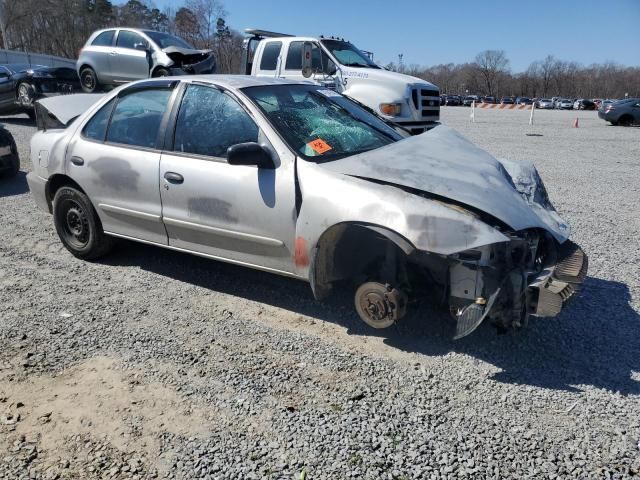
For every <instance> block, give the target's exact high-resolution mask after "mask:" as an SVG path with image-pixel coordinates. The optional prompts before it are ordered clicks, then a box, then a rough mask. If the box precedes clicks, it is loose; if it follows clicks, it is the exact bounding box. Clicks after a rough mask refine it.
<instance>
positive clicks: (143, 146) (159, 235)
mask: <svg viewBox="0 0 640 480" xmlns="http://www.w3.org/2000/svg"><path fill="white" fill-rule="evenodd" d="M171 92H172V90H170V89H169V88H153V89H145V90H134V91H132V92H131V93H127V92H124V95H122V96H119V97H116V98H115V99H113V100H111V101H110V102H109V103H107V104H106V105H105V106H103V107H102V108H101V109H100V110H98V112H97V113H96V114H94V115H93V117H91V119H90V120H89V121H88V122H87V123H86V124H85V125H84V126H83V128H82V129H80V131H78V132H77V133H76V135H75V137H74V139H73V141H72V142H71V144H70V145H69V148H68V150H67V172H68V173H69V176H70V177H71V178H73V179H74V180H75V181H76V182H78V184H79V185H80V186H81V187H82V189H83V190H84V191H85V192H86V193H87V195H88V196H89V198H90V199H91V201H92V203H93V206H94V207H95V209H96V211H97V212H98V215H99V216H100V220H101V221H102V226H103V228H104V230H105V231H106V232H109V233H114V234H118V235H123V236H126V237H132V238H136V239H140V240H146V241H149V242H155V243H160V244H164V245H166V244H167V234H166V231H165V229H164V225H163V224H162V220H161V213H162V212H161V206H160V191H159V182H158V169H159V168H160V149H158V148H157V138H158V133H159V129H160V124H161V121H162V118H163V116H164V114H165V110H166V106H167V104H168V101H169V97H170V95H171ZM112 111H113V113H112ZM109 119H111V120H109Z"/></svg>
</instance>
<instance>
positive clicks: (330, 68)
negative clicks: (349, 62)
mask: <svg viewBox="0 0 640 480" xmlns="http://www.w3.org/2000/svg"><path fill="white" fill-rule="evenodd" d="M337 71H338V68H337V67H336V64H335V63H333V60H331V59H330V58H327V64H326V65H325V66H324V73H325V74H326V75H329V76H330V77H332V76H334V75H335V74H336V72H337Z"/></svg>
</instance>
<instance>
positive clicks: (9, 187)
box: [0, 172, 29, 198]
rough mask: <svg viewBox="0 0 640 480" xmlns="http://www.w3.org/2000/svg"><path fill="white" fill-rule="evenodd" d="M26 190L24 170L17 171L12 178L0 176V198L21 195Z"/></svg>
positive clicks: (27, 188) (27, 189)
mask: <svg viewBox="0 0 640 480" xmlns="http://www.w3.org/2000/svg"><path fill="white" fill-rule="evenodd" d="M28 191H29V185H27V173H26V172H18V174H17V175H16V176H15V177H13V178H7V177H3V176H0V198H3V197H11V196H13V195H22V194H23V193H27V192H28Z"/></svg>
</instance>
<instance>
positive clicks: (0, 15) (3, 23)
mask: <svg viewBox="0 0 640 480" xmlns="http://www.w3.org/2000/svg"><path fill="white" fill-rule="evenodd" d="M6 6H7V5H6V0H0V31H1V32H2V43H3V44H4V48H5V49H6V50H10V49H11V44H10V42H9V39H8V38H7V10H6Z"/></svg>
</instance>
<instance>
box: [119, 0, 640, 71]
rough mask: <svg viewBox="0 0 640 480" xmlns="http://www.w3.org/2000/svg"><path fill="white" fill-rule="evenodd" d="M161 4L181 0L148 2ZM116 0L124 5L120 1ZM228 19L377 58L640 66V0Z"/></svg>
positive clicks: (391, 6) (291, 12)
mask: <svg viewBox="0 0 640 480" xmlns="http://www.w3.org/2000/svg"><path fill="white" fill-rule="evenodd" d="M152 1H153V3H155V4H156V5H157V6H159V7H164V6H167V5H171V6H173V7H176V6H179V5H181V4H182V3H183V2H181V1H179V0H152ZM117 3H124V0H121V1H119V2H117ZM224 4H225V7H226V10H227V11H228V13H229V15H228V17H227V24H228V25H230V26H231V27H233V28H235V29H236V30H243V29H244V28H247V27H253V28H262V29H265V30H273V31H277V32H284V33H294V34H299V35H321V34H324V35H336V36H340V37H344V38H346V39H348V40H350V41H351V42H353V43H354V44H355V45H357V46H358V47H359V48H361V49H364V50H371V51H373V52H374V53H375V58H376V61H377V62H378V63H382V64H386V63H388V62H389V61H395V62H397V58H398V54H399V53H403V54H404V63H405V64H407V65H408V64H412V63H417V64H422V65H434V64H438V63H449V62H454V63H462V62H467V61H472V60H473V58H474V57H475V55H476V54H477V53H478V52H480V51H482V50H487V49H502V50H505V51H506V52H507V56H508V57H509V59H510V60H511V68H512V70H514V71H522V70H525V69H526V68H527V66H528V65H529V63H531V62H532V61H533V60H538V59H542V58H544V57H545V56H546V55H547V54H552V55H554V56H556V57H558V58H561V59H563V60H575V61H578V62H580V63H583V64H590V63H602V62H605V61H608V60H611V61H615V62H617V63H621V64H623V65H632V66H640V0H604V1H603V0H553V1H552V0H529V1H520V0H511V1H508V0H485V1H480V0H475V1H474V0H453V1H438V2H436V1H430V0H395V1H394V0H366V1H365V0H322V1H317V0H316V1H313V2H311V1H305V0H298V1H296V0H270V1H265V0H226V1H225V2H224Z"/></svg>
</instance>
